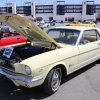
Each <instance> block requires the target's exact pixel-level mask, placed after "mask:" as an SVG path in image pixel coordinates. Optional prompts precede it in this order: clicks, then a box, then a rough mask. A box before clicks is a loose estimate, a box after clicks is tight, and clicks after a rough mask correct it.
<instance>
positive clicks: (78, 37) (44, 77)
mask: <svg viewBox="0 0 100 100" xmlns="http://www.w3.org/2000/svg"><path fill="white" fill-rule="evenodd" d="M0 19H2V21H3V22H4V23H6V24H7V25H8V26H10V27H12V28H13V29H14V30H16V31H18V32H19V33H20V34H21V35H23V36H25V37H26V38H27V39H28V40H30V42H27V43H26V44H23V45H20V46H19V45H18V46H16V45H15V46H12V47H6V48H5V49H1V50H0V74H1V75H3V76H5V77H7V78H8V79H10V80H11V81H12V82H13V83H14V84H15V85H16V86H24V87H27V88H32V87H35V86H39V85H43V89H44V91H45V92H47V93H49V94H53V93H55V92H56V91H57V90H58V88H59V86H60V84H61V80H62V76H63V75H69V74H71V73H73V72H75V71H76V70H78V69H80V68H83V67H85V66H86V65H88V64H90V63H92V62H94V61H96V60H98V59H99V58H100V29H99V28H95V27H79V26H76V27H75V26H68V27H66V26H58V27H52V28H50V29H48V31H47V33H45V32H44V31H43V30H42V29H40V28H39V27H38V26H36V25H35V24H33V23H32V22H31V21H30V20H28V19H26V18H25V17H23V16H21V15H16V14H0Z"/></svg>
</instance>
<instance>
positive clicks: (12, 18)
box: [0, 14, 60, 47]
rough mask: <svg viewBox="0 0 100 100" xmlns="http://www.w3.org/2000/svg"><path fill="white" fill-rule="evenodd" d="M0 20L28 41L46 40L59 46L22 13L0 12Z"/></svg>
mask: <svg viewBox="0 0 100 100" xmlns="http://www.w3.org/2000/svg"><path fill="white" fill-rule="evenodd" d="M0 21H2V22H4V23H5V24H6V25H8V26H10V27H11V28H12V29H14V30H15V31H17V32H18V33H19V34H21V35H23V36H24V37H26V38H27V39H28V40H30V41H34V40H39V41H48V42H52V43H54V44H55V45H56V46H57V47H60V45H59V44H58V43H57V42H56V41H55V40H54V39H53V38H52V37H50V36H49V35H48V34H47V33H46V32H44V31H43V30H42V29H40V28H39V27H38V26H37V25H35V24H34V23H33V22H32V21H31V20H29V19H27V18H25V17H24V16H22V15H19V14H0Z"/></svg>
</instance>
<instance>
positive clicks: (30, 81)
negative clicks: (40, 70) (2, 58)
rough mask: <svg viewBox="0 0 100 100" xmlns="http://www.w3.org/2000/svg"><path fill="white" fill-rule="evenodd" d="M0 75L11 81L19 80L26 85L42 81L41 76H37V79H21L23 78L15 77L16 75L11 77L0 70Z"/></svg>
mask: <svg viewBox="0 0 100 100" xmlns="http://www.w3.org/2000/svg"><path fill="white" fill-rule="evenodd" d="M0 74H2V75H4V76H6V77H8V78H11V79H13V80H20V81H23V82H26V83H32V82H36V81H40V80H42V79H43V77H42V76H38V77H35V78H32V77H27V78H26V77H23V76H17V75H11V74H8V73H6V72H4V71H3V70H2V69H1V68H0Z"/></svg>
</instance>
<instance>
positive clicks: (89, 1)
mask: <svg viewBox="0 0 100 100" xmlns="http://www.w3.org/2000/svg"><path fill="white" fill-rule="evenodd" d="M0 12H3V13H5V12H8V13H13V14H22V15H24V16H26V17H28V18H32V19H34V18H37V19H41V18H43V19H44V20H56V21H59V22H60V21H63V22H65V21H74V20H82V21H83V20H87V19H89V20H90V19H91V20H96V19H98V20H99V19H100V4H94V0H83V2H82V4H76V5H68V4H65V1H64V0H57V1H54V3H53V5H36V4H35V2H25V5H24V6H17V7H16V4H15V3H10V4H9V6H7V7H0Z"/></svg>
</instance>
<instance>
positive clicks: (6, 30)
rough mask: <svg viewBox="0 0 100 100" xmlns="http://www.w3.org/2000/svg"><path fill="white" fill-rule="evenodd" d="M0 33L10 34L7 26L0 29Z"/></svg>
mask: <svg viewBox="0 0 100 100" xmlns="http://www.w3.org/2000/svg"><path fill="white" fill-rule="evenodd" d="M1 31H5V32H6V33H9V32H10V30H9V27H7V26H4V27H2V28H1Z"/></svg>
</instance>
